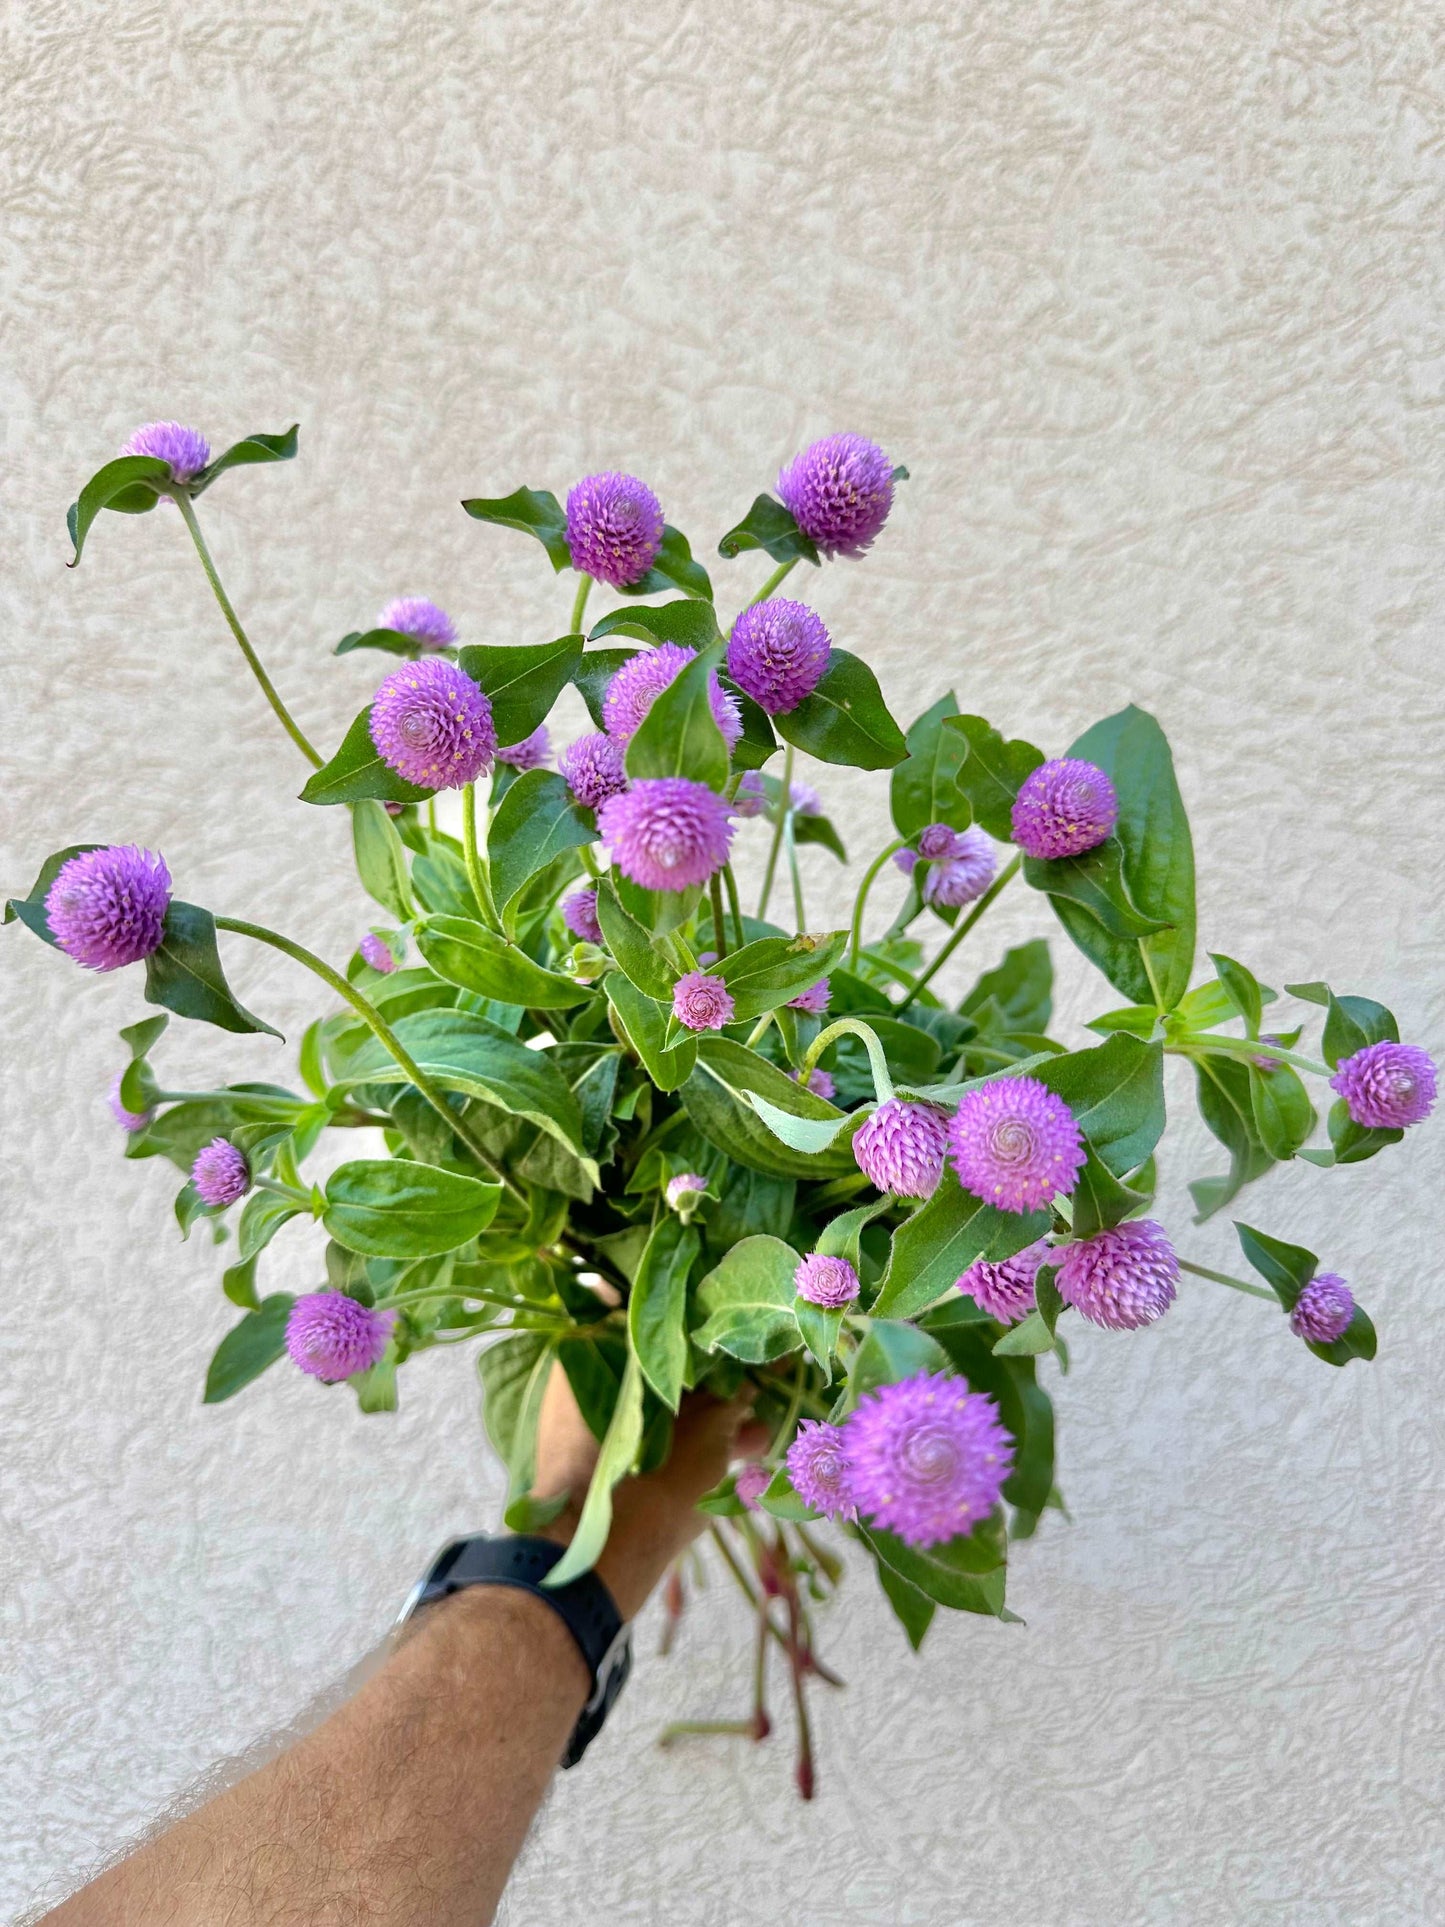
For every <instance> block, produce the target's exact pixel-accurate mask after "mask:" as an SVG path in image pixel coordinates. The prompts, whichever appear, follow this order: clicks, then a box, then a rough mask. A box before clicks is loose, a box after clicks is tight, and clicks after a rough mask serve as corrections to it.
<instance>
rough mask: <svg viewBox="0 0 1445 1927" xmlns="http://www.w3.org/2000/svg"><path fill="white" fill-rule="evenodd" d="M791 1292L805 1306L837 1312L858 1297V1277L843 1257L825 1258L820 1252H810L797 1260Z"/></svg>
mask: <svg viewBox="0 0 1445 1927" xmlns="http://www.w3.org/2000/svg"><path fill="white" fill-rule="evenodd" d="M793 1289H794V1291H796V1292H797V1294H798V1296H799V1297H800V1298H802V1299H805V1300H806V1301H807V1303H808V1304H810V1305H821V1306H822V1308H823V1309H824V1311H837V1310H838V1309H839V1308H840V1307H841V1306H843V1305H851V1304H852V1302H853V1300H854V1299H855V1298H856V1297H857V1296H858V1291H859V1285H858V1274H857V1272H856V1271H855V1270H854V1269H853V1267H852V1265H850V1264H849V1262H848V1260H847V1259H846V1258H828V1257H825V1256H824V1255H823V1253H822V1252H821V1251H810V1252H809V1253H808V1255H807V1257H806V1258H801V1259H799V1261H798V1266H797V1269H796V1270H795V1271H794V1273H793Z"/></svg>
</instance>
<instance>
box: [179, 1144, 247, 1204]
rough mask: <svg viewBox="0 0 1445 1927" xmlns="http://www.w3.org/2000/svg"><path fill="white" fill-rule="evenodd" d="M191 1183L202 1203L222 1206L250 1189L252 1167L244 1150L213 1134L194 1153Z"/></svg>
mask: <svg viewBox="0 0 1445 1927" xmlns="http://www.w3.org/2000/svg"><path fill="white" fill-rule="evenodd" d="M191 1183H192V1184H194V1185H195V1187H196V1195H197V1196H198V1197H199V1198H200V1200H201V1203H202V1204H209V1205H211V1206H213V1207H215V1208H217V1209H222V1208H224V1207H225V1206H226V1205H228V1204H234V1203H235V1202H236V1200H237V1199H238V1198H244V1197H245V1195H246V1193H247V1192H248V1191H249V1190H250V1189H251V1167H250V1165H249V1164H248V1163H247V1162H246V1157H245V1153H244V1152H242V1151H238V1150H237V1149H236V1147H235V1145H234V1144H232V1143H230V1142H229V1141H228V1140H227V1139H226V1138H223V1137H213V1138H212V1139H211V1141H210V1143H209V1144H206V1145H203V1146H202V1147H201V1149H200V1150H199V1151H197V1153H196V1161H195V1163H194V1164H193V1165H192V1166H191Z"/></svg>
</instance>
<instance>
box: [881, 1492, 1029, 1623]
mask: <svg viewBox="0 0 1445 1927" xmlns="http://www.w3.org/2000/svg"><path fill="white" fill-rule="evenodd" d="M861 1530H862V1533H863V1537H864V1538H865V1539H866V1540H867V1542H868V1544H869V1545H870V1546H871V1547H872V1548H873V1551H874V1553H875V1554H876V1555H877V1557H878V1559H879V1561H880V1563H881V1564H883V1565H887V1566H890V1567H891V1568H892V1569H893V1571H894V1572H896V1573H897V1574H898V1575H899V1577H900V1578H902V1579H905V1580H907V1581H908V1583H909V1584H910V1585H911V1586H914V1587H916V1588H917V1589H918V1591H919V1592H921V1593H923V1594H924V1595H925V1596H926V1597H927V1598H929V1599H933V1600H936V1601H937V1602H938V1604H939V1605H940V1606H948V1607H950V1608H951V1609H952V1610H953V1611H954V1612H966V1613H984V1614H987V1615H989V1616H990V1617H992V1618H995V1619H997V1618H1000V1617H1001V1616H1002V1614H1003V1597H1004V1536H1003V1522H1002V1519H1001V1518H1000V1517H998V1516H997V1515H995V1517H993V1518H991V1519H985V1520H984V1521H983V1523H982V1524H981V1525H978V1526H975V1527H974V1529H973V1531H972V1532H971V1533H969V1534H967V1536H966V1537H960V1538H957V1539H948V1540H945V1541H944V1543H943V1544H942V1545H939V1546H929V1547H927V1548H922V1549H920V1548H917V1547H913V1546H907V1545H905V1544H904V1543H903V1541H902V1540H901V1539H897V1538H895V1537H894V1535H893V1534H892V1533H891V1532H882V1531H880V1530H878V1528H877V1527H865V1528H861Z"/></svg>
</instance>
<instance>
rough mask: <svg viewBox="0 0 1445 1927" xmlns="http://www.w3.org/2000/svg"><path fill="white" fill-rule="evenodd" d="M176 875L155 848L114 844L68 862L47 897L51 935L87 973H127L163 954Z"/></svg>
mask: <svg viewBox="0 0 1445 1927" xmlns="http://www.w3.org/2000/svg"><path fill="white" fill-rule="evenodd" d="M170 902H171V873H170V871H169V870H168V869H167V868H166V866H165V864H164V862H163V861H162V860H161V858H160V857H158V856H157V855H156V854H155V852H154V851H153V850H142V849H140V848H139V847H138V846H137V845H136V844H134V843H108V844H106V845H104V846H103V847H102V848H100V849H98V850H86V851H83V852H82V854H81V855H80V856H73V857H71V858H70V860H69V862H67V863H62V864H61V866H60V869H59V870H58V871H57V873H56V877H55V881H54V882H53V883H52V884H51V886H50V888H49V890H48V891H47V892H46V896H45V920H46V922H47V923H48V924H49V925H50V934H51V936H52V937H54V939H55V941H56V943H57V944H58V945H59V947H60V948H61V949H62V950H63V951H64V952H65V954H66V956H67V957H73V958H74V959H75V961H76V962H77V963H78V964H84V965H85V967H86V969H87V970H121V969H123V968H124V966H125V965H126V964H133V963H139V962H140V960H141V958H142V957H148V956H150V954H151V952H152V951H153V950H159V949H160V947H161V942H162V940H163V938H164V936H165V923H166V911H167V910H168V909H169V908H170Z"/></svg>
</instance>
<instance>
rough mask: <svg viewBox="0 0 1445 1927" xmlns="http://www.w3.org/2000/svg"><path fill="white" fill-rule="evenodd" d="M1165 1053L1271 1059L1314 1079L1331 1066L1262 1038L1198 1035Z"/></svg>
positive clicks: (1167, 1048)
mask: <svg viewBox="0 0 1445 1927" xmlns="http://www.w3.org/2000/svg"><path fill="white" fill-rule="evenodd" d="M1164 1048H1165V1050H1166V1051H1167V1052H1169V1053H1170V1055H1171V1056H1174V1057H1191V1056H1194V1055H1195V1054H1196V1053H1199V1054H1202V1055H1203V1056H1205V1057H1234V1058H1243V1059H1244V1060H1245V1061H1246V1062H1248V1060H1249V1059H1250V1058H1252V1057H1272V1058H1273V1059H1274V1061H1275V1062H1276V1063H1277V1064H1292V1065H1293V1066H1294V1068H1295V1069H1296V1070H1297V1071H1309V1072H1311V1073H1312V1074H1313V1075H1314V1076H1315V1077H1329V1075H1330V1067H1329V1065H1328V1064H1317V1063H1316V1062H1315V1060H1314V1058H1313V1057H1301V1056H1299V1055H1298V1054H1297V1053H1296V1052H1295V1051H1292V1050H1281V1049H1280V1047H1279V1045H1278V1044H1267V1043H1265V1041H1264V1039H1263V1038H1262V1037H1241V1038H1237V1039H1236V1038H1233V1037H1220V1038H1217V1039H1216V1038H1213V1037H1204V1036H1201V1035H1200V1034H1198V1033H1197V1032H1196V1033H1195V1035H1194V1036H1192V1037H1190V1038H1189V1039H1188V1040H1187V1041H1186V1042H1184V1043H1180V1044H1166V1045H1165V1046H1164Z"/></svg>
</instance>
